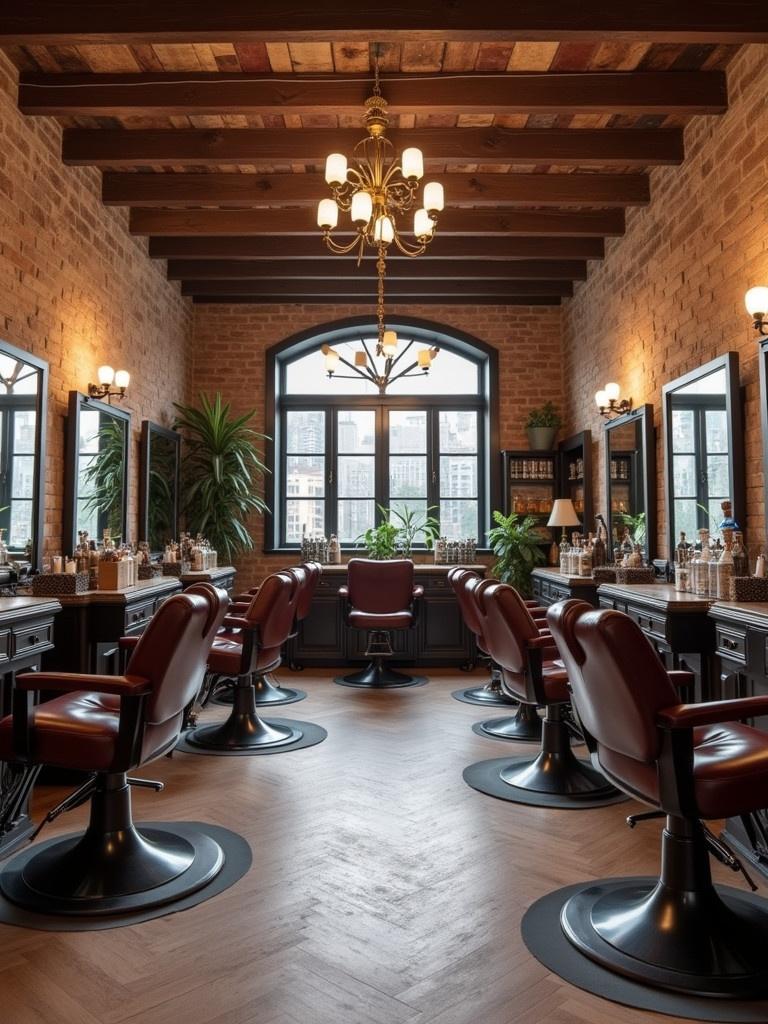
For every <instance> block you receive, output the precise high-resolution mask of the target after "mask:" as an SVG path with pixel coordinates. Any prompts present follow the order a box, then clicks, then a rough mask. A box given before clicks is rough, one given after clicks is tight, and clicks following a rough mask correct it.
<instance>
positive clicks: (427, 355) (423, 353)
mask: <svg viewBox="0 0 768 1024" xmlns="http://www.w3.org/2000/svg"><path fill="white" fill-rule="evenodd" d="M416 358H417V359H418V361H419V366H420V367H421V368H422V370H428V369H429V366H430V363H431V362H432V353H431V352H430V350H429V349H428V348H421V349H419V351H418V352H417V354H416Z"/></svg>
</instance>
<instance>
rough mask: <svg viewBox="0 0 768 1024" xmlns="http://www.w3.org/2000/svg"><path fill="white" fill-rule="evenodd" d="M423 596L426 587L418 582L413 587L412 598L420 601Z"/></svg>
mask: <svg viewBox="0 0 768 1024" xmlns="http://www.w3.org/2000/svg"><path fill="white" fill-rule="evenodd" d="M421 597H424V587H422V585H421V584H420V583H417V584H416V586H415V587H414V588H413V595H412V599H413V600H414V601H418V600H419V598H421Z"/></svg>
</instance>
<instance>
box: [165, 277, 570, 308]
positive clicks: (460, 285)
mask: <svg viewBox="0 0 768 1024" xmlns="http://www.w3.org/2000/svg"><path fill="white" fill-rule="evenodd" d="M181 293H182V295H284V296H290V297H292V298H296V299H298V300H302V299H304V298H306V297H307V296H310V297H311V296H313V295H327V296H332V295H344V296H347V295H359V296H361V297H363V298H366V299H367V300H368V301H369V302H370V303H372V304H373V305H375V303H376V281H375V279H374V278H371V279H370V280H367V281H366V280H348V281H347V280H344V281H339V282H338V283H337V284H335V285H334V284H330V283H329V282H328V281H324V280H319V281H312V280H303V281H295V280H294V281H292V280H282V281H280V280H278V281H182V283H181ZM385 294H386V295H387V297H388V298H391V299H397V298H398V297H399V296H401V295H416V296H420V295H460V296H463V297H465V298H466V297H467V296H472V295H516V296H520V295H559V296H568V295H572V294H573V283H572V282H571V281H487V282H484V281H429V280H424V281H387V283H386V289H385Z"/></svg>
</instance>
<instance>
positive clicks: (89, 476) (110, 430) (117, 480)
mask: <svg viewBox="0 0 768 1024" xmlns="http://www.w3.org/2000/svg"><path fill="white" fill-rule="evenodd" d="M97 437H98V439H99V450H98V452H97V453H96V454H95V455H94V456H93V458H92V459H91V461H90V463H89V465H88V466H86V468H85V469H84V470H83V471H82V482H83V485H84V490H85V489H87V490H89V491H90V494H88V496H87V498H86V499H85V500H84V502H83V512H84V513H85V514H86V515H90V513H91V512H98V514H99V519H100V521H101V525H102V527H103V528H107V529H109V531H110V533H111V534H112V539H113V540H118V539H119V538H120V535H121V533H122V530H121V519H122V509H123V487H124V483H125V424H124V421H123V420H117V419H114V418H109V419H107V420H106V421H105V422H104V423H103V426H101V427H100V428H99V432H98V435H97Z"/></svg>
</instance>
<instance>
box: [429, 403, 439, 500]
mask: <svg viewBox="0 0 768 1024" xmlns="http://www.w3.org/2000/svg"><path fill="white" fill-rule="evenodd" d="M430 505H434V506H436V513H437V516H436V518H437V519H438V520H439V519H440V409H438V408H435V409H429V410H428V411H427V508H428V509H429V507H430ZM427 514H428V515H429V514H430V513H429V512H428V513H427Z"/></svg>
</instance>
